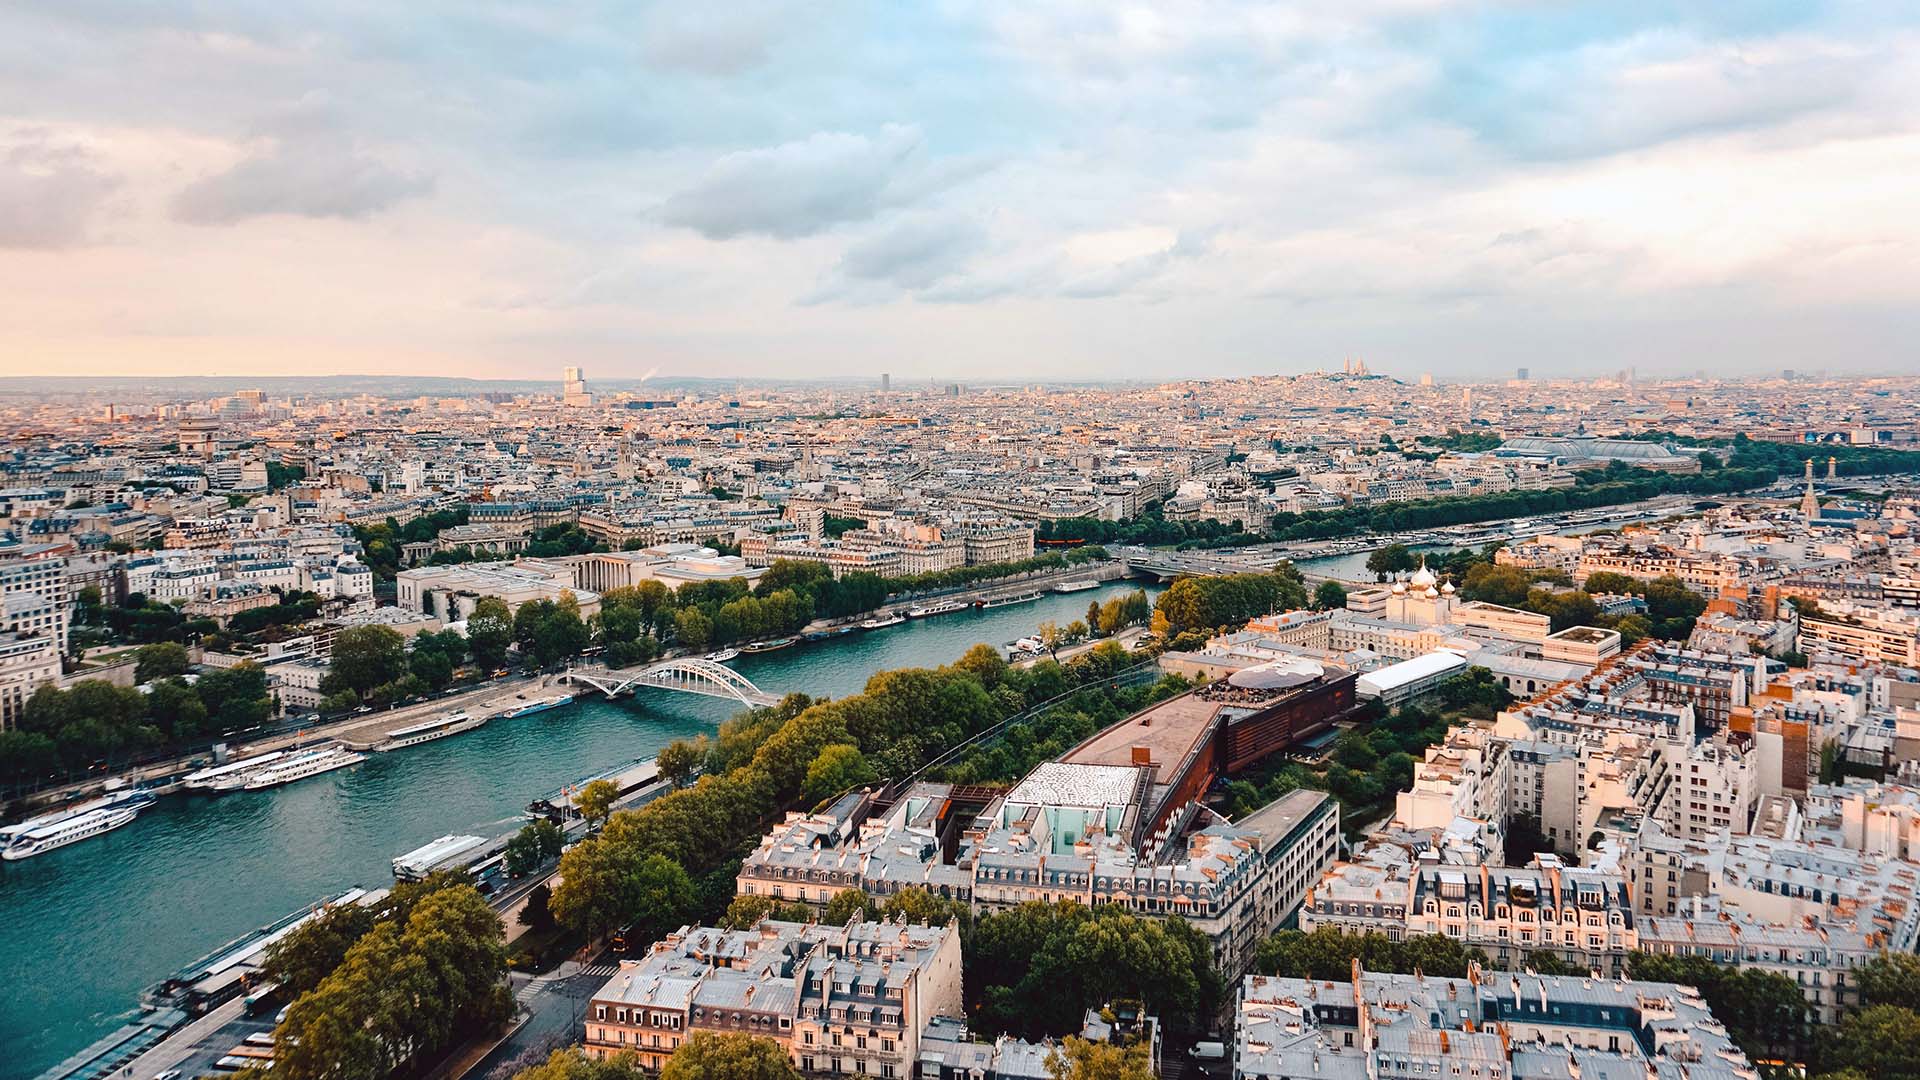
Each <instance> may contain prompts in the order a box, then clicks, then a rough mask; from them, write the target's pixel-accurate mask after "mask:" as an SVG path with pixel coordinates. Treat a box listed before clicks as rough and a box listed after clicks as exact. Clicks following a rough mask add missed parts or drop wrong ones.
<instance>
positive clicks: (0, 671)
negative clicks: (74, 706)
mask: <svg viewBox="0 0 1920 1080" xmlns="http://www.w3.org/2000/svg"><path fill="white" fill-rule="evenodd" d="M59 678H60V650H59V649H57V648H55V647H54V644H53V638H52V637H50V636H48V635H46V634H20V633H15V632H10V631H9V632H4V633H0V731H10V730H12V729H13V728H15V727H17V726H18V725H19V723H20V713H21V711H22V710H23V709H24V708H26V704H27V699H28V698H30V697H32V696H33V692H34V691H35V690H37V689H39V688H40V686H41V684H43V683H49V682H55V681H58V680H59Z"/></svg>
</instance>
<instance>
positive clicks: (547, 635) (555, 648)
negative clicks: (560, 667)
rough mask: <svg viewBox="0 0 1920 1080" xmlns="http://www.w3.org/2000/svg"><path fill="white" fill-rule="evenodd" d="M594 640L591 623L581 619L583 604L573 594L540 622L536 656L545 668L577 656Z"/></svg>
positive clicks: (562, 596)
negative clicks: (581, 606) (590, 630)
mask: <svg viewBox="0 0 1920 1080" xmlns="http://www.w3.org/2000/svg"><path fill="white" fill-rule="evenodd" d="M592 640H593V635H592V634H591V633H589V632H588V630H587V624H586V623H585V622H584V621H582V620H581V618H580V601H579V600H578V599H576V598H575V597H574V595H573V593H572V592H571V591H568V592H563V593H561V594H560V599H559V600H558V601H556V602H555V603H554V604H553V607H552V609H551V610H550V611H548V612H546V614H545V615H544V616H543V617H542V618H541V619H540V620H539V622H538V623H537V624H536V625H535V627H534V630H533V657H534V659H535V660H538V661H539V662H540V663H541V664H542V665H543V666H544V665H547V664H551V663H554V662H556V661H558V660H563V659H565V658H567V657H569V656H577V655H579V653H580V650H582V649H584V648H586V647H587V645H588V644H589V643H591V642H592Z"/></svg>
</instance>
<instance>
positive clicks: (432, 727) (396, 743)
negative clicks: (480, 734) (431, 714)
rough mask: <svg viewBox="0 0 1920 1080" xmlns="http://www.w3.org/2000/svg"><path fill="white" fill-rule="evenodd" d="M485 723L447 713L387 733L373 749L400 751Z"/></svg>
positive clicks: (466, 716)
mask: <svg viewBox="0 0 1920 1080" xmlns="http://www.w3.org/2000/svg"><path fill="white" fill-rule="evenodd" d="M486 722H487V718H486V717H484V716H470V715H468V714H467V713H463V712H454V713H448V714H447V715H445V716H442V717H438V718H436V719H433V720H428V721H427V722H426V723H423V724H411V725H408V726H407V727H403V728H400V729H398V730H396V731H389V732H387V738H386V741H385V742H382V743H380V744H379V745H377V746H375V747H374V749H375V750H380V751H387V750H402V749H405V748H406V747H409V746H418V745H420V744H421V743H423V742H432V741H433V740H435V739H444V738H446V737H447V736H449V735H458V734H460V733H461V732H463V731H472V730H473V729H474V728H477V727H479V726H480V725H481V724H484V723H486Z"/></svg>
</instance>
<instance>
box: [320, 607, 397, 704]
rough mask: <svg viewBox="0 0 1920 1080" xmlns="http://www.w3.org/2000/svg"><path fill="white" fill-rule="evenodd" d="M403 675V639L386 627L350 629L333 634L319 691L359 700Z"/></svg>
mask: <svg viewBox="0 0 1920 1080" xmlns="http://www.w3.org/2000/svg"><path fill="white" fill-rule="evenodd" d="M406 674H407V639H406V638H404V637H402V636H401V634H400V631H398V630H395V629H394V628H392V627H390V626H377V625H376V626H350V627H348V628H347V629H345V630H342V631H340V632H339V633H338V634H336V635H334V639H333V659H332V660H331V661H329V662H328V665H327V676H326V678H325V679H323V680H322V681H321V684H320V689H321V690H322V691H323V692H325V693H328V694H335V693H339V692H340V691H342V690H352V691H353V692H354V693H356V694H359V695H360V696H361V697H362V698H365V697H368V696H369V695H370V694H371V693H372V691H373V690H374V688H376V687H380V686H384V685H386V684H388V683H391V682H394V681H396V680H398V679H400V678H401V677H402V676H404V675H406Z"/></svg>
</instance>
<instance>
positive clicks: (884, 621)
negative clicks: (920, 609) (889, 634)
mask: <svg viewBox="0 0 1920 1080" xmlns="http://www.w3.org/2000/svg"><path fill="white" fill-rule="evenodd" d="M906 621H907V620H905V619H903V618H901V617H900V613H899V612H897V611H889V612H887V613H886V614H885V615H879V616H875V617H874V618H871V619H863V620H862V621H861V623H860V629H862V630H884V629H886V628H887V627H889V626H899V625H900V624H901V623H903V622H906Z"/></svg>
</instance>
